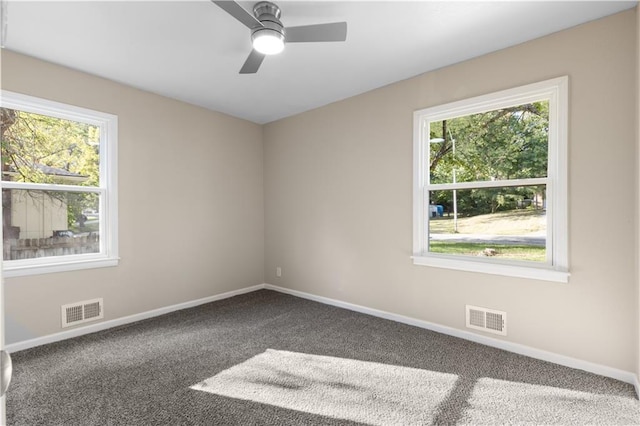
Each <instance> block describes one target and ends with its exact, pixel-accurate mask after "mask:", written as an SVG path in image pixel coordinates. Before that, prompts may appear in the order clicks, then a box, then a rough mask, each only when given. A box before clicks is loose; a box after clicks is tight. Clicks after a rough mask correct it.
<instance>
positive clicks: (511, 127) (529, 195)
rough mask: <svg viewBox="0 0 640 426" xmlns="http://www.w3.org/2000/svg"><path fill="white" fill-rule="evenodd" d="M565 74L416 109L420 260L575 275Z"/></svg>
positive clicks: (503, 271)
mask: <svg viewBox="0 0 640 426" xmlns="http://www.w3.org/2000/svg"><path fill="white" fill-rule="evenodd" d="M567 98H568V78H567V77H561V78H557V79H552V80H548V81H544V82H540V83H535V84H530V85H527V86H522V87H518V88H514V89H510V90H505V91H501V92H497V93H492V94H488V95H484V96H480V97H476V98H472V99H466V100H462V101H458V102H453V103H449V104H445V105H439V106H435V107H431V108H426V109H423V110H419V111H416V112H415V113H414V247H413V261H414V264H417V265H425V266H433V267H442V268H450V269H459V270H465V271H474V272H485V273H491V274H498V275H507V276H516V277H524V278H534V279H541V280H549V281H559V282H567V281H568V276H569V273H568V271H569V268H568V253H567V246H568V243H567V241H568V235H567V228H568V226H567V217H568V216H567V166H568V164H567Z"/></svg>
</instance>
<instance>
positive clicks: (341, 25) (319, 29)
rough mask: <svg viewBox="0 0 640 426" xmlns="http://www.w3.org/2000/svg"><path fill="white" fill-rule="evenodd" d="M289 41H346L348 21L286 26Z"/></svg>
mask: <svg viewBox="0 0 640 426" xmlns="http://www.w3.org/2000/svg"><path fill="white" fill-rule="evenodd" d="M285 34H286V40H287V43H307V42H315V41H345V40H346V39H347V23H346V22H333V23H331V24H316V25H303V26H300V27H288V28H285Z"/></svg>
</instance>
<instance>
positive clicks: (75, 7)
mask: <svg viewBox="0 0 640 426" xmlns="http://www.w3.org/2000/svg"><path fill="white" fill-rule="evenodd" d="M256 1H257V0H256ZM276 2H277V3H278V4H279V5H280V7H281V9H282V17H281V20H282V22H283V24H284V25H285V27H286V26H297V25H307V24H315V23H324V22H335V21H346V22H347V23H348V31H347V41H346V42H344V43H311V44H307V43H294V44H290V45H287V46H286V49H285V51H284V52H283V53H282V54H280V55H277V56H273V57H267V58H266V59H265V61H264V62H263V64H262V67H261V68H260V70H259V71H258V73H257V74H253V75H252V74H249V75H240V74H238V71H239V69H240V67H241V66H242V64H243V63H244V60H245V59H246V57H247V55H248V53H249V51H250V50H251V43H250V32H249V30H248V29H247V28H246V27H245V26H243V25H242V24H240V23H239V22H238V21H236V20H235V19H234V18H232V17H231V16H230V15H228V14H227V13H226V12H224V11H223V10H222V9H220V8H219V7H218V6H216V5H215V4H213V3H211V2H210V1H208V0H195V1H149V0H147V1H136V2H132V1H106V2H96V1H70V2H56V1H44V2H33V1H19V0H18V1H9V2H8V4H7V18H8V19H7V23H8V25H7V28H6V29H7V32H6V39H5V47H6V48H8V49H10V50H14V51H17V52H21V53H24V54H27V55H31V56H35V57H37V58H41V59H44V60H47V61H51V62H55V63H58V64H62V65H65V66H68V67H71V68H75V69H78V70H82V71H86V72H89V73H91V74H96V75H99V76H102V77H106V78H108V79H111V80H115V81H118V82H121V83H124V84H127V85H130V86H134V87H138V88H140V89H144V90H147V91H150V92H154V93H158V94H161V95H164V96H168V97H171V98H175V99H179V100H182V101H185V102H189V103H191V104H195V105H200V106H202V107H205V108H209V109H212V110H215V111H221V112H224V113H227V114H230V115H233V116H236V117H241V118H245V119H247V120H251V121H254V122H256V123H266V122H270V121H273V120H277V119H279V118H283V117H287V116H290V115H293V114H296V113H299V112H302V111H306V110H309V109H312V108H316V107H318V106H321V105H325V104H328V103H331V102H334V101H337V100H340V99H344V98H348V97H350V96H353V95H356V94H359V93H363V92H365V91H368V90H371V89H374V88H377V87H381V86H384V85H387V84H390V83H392V82H395V81H399V80H403V79H406V78H409V77H412V76H415V75H418V74H421V73H424V72H426V71H430V70H433V69H437V68H441V67H443V66H446V65H450V64H453V63H456V62H460V61H463V60H466V59H469V58H472V57H476V56H479V55H482V54H485V53H488V52H492V51H495V50H499V49H502V48H505V47H508V46H512V45H515V44H519V43H522V42H524V41H527V40H530V39H533V38H537V37H540V36H543V35H546V34H549V33H553V32H556V31H559V30H562V29H565V28H569V27H572V26H575V25H577V24H580V23H583V22H587V21H590V20H594V19H597V18H600V17H603V16H607V15H610V14H613V13H617V12H619V11H622V10H625V9H629V8H632V7H634V6H635V5H636V3H637V2H636V1H620V2H618V1H569V2H560V1H499V2H486V1H468V2H462V1H410V2H400V1H384V2H383V1H366V2H354V1H295V2H294V1H279V2H278V1H277V0H276ZM254 3H255V2H254V1H241V2H240V4H241V5H242V6H243V7H245V9H247V10H251V9H252V7H253V4H254Z"/></svg>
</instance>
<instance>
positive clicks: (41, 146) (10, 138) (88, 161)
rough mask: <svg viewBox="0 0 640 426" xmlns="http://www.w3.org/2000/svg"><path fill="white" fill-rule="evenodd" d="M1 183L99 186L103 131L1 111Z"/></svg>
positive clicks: (65, 121) (39, 116) (53, 119)
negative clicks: (101, 136) (101, 134)
mask: <svg viewBox="0 0 640 426" xmlns="http://www.w3.org/2000/svg"><path fill="white" fill-rule="evenodd" d="M0 111H1V113H2V129H1V130H2V180H5V181H7V180H10V181H14V182H31V183H57V184H65V185H82V186H99V184H100V183H99V169H100V167H99V158H100V155H99V154H100V153H99V148H100V128H99V127H98V126H94V125H90V124H85V123H79V122H75V121H70V120H64V119H60V118H54V117H48V116H45V115H40V114H33V113H28V112H24V111H18V110H13V109H9V108H1V109H0Z"/></svg>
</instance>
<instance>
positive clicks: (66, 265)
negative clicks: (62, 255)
mask: <svg viewBox="0 0 640 426" xmlns="http://www.w3.org/2000/svg"><path fill="white" fill-rule="evenodd" d="M119 260H120V258H118V257H104V256H101V257H99V258H95V257H94V258H91V259H86V258H85V259H73V260H71V259H67V260H65V261H58V262H55V261H52V262H49V263H31V262H29V263H28V264H22V265H16V264H13V265H7V262H5V263H4V264H3V270H2V274H3V276H4V277H6V278H12V277H23V276H27V275H40V274H50V273H54V272H67V271H77V270H81V269H94V268H106V267H111V266H118V262H119ZM13 262H20V261H13Z"/></svg>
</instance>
